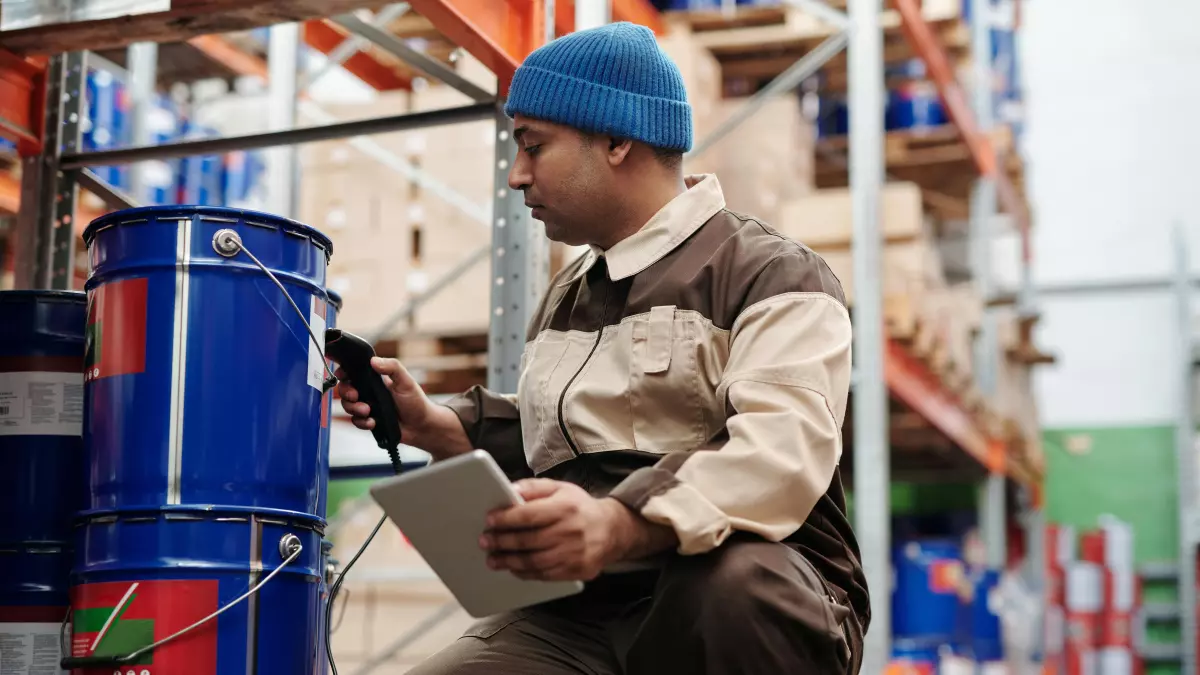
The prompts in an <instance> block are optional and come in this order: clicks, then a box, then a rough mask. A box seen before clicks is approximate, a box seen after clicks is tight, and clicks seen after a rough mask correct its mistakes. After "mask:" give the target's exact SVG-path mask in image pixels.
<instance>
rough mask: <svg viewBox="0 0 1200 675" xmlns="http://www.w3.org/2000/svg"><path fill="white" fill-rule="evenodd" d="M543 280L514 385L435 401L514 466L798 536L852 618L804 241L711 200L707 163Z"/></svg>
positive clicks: (654, 511) (703, 541)
mask: <svg viewBox="0 0 1200 675" xmlns="http://www.w3.org/2000/svg"><path fill="white" fill-rule="evenodd" d="M687 185H688V189H687V190H686V191H685V192H684V193H683V194H681V195H679V196H678V197H677V198H675V199H674V200H673V201H671V202H670V203H669V204H667V205H666V206H665V207H663V209H662V210H661V211H660V212H659V213H658V214H656V215H655V216H654V218H653V219H651V220H650V221H649V222H648V223H647V224H646V226H645V227H644V228H642V229H641V230H640V231H638V232H637V233H636V234H634V235H632V236H630V237H628V238H626V239H625V240H623V241H621V242H620V243H618V244H616V245H615V246H613V247H612V248H610V249H608V250H607V251H600V250H597V249H592V250H589V251H588V252H586V253H585V254H583V255H581V256H580V257H579V258H578V259H577V260H576V261H574V262H573V263H571V264H569V265H567V267H565V268H564V269H563V270H562V271H561V272H560V273H559V274H558V275H557V277H556V278H555V279H554V280H553V281H552V282H551V286H550V288H549V289H548V291H547V293H546V295H545V296H544V297H543V299H542V302H541V304H540V306H539V308H538V310H537V312H536V314H535V316H534V317H533V320H532V322H531V324H530V328H529V333H528V336H527V343H526V346H525V350H524V353H523V355H522V359H521V377H520V384H519V386H518V391H517V394H516V395H515V396H514V395H506V394H499V393H495V392H491V391H488V390H486V389H484V388H481V387H475V388H472V389H471V390H469V391H468V392H466V393H465V394H463V395H461V396H459V397H457V398H455V399H454V400H452V401H451V402H449V403H448V404H447V405H449V407H450V408H451V409H453V410H454V411H455V412H456V413H457V414H458V415H459V417H460V419H461V420H462V421H463V425H464V427H465V429H466V431H467V434H468V436H469V437H470V439H471V441H472V442H473V443H474V445H475V447H477V448H481V449H484V450H486V451H488V452H490V453H491V454H492V455H493V456H495V457H496V459H497V461H498V462H499V464H500V465H501V467H503V468H504V470H505V472H506V473H507V474H508V475H509V476H510V477H511V478H513V479H516V478H521V477H528V476H532V475H537V476H546V477H551V478H557V479H560V480H569V481H571V482H574V483H577V484H579V485H582V486H583V487H584V488H585V489H587V490H589V491H590V492H591V493H592V494H593V495H596V496H601V495H609V496H612V497H614V498H616V499H618V500H620V501H621V502H622V503H624V504H625V505H627V506H629V507H630V508H632V509H635V510H636V511H637V512H639V513H641V515H643V516H644V517H646V518H647V519H649V520H651V521H653V522H656V523H661V524H664V525H668V526H670V527H672V528H674V530H675V532H676V533H677V535H678V537H679V541H680V544H679V548H678V552H679V553H680V554H684V555H689V554H697V553H703V552H705V551H708V550H710V549H712V548H714V547H716V546H720V545H721V543H722V542H723V541H724V540H725V539H726V538H727V537H729V536H730V534H731V533H733V532H734V531H746V532H750V533H755V534H758V535H760V536H762V537H765V538H767V539H770V540H775V541H786V542H787V543H788V544H789V545H792V546H794V547H795V548H797V549H798V550H800V551H801V552H802V553H803V554H804V555H805V557H806V558H807V559H808V560H809V561H811V562H812V563H813V565H814V566H815V567H816V568H817V569H818V570H819V571H820V572H821V573H822V575H823V576H824V577H825V579H826V580H827V581H828V582H830V583H831V584H832V585H833V586H834V587H835V588H834V589H833V590H834V592H835V594H838V595H840V596H841V597H840V598H837V599H838V600H839V601H841V602H843V603H847V605H848V606H850V607H851V608H852V609H853V610H854V611H855V613H856V614H857V615H858V618H859V621H860V623H861V624H862V625H863V627H864V628H865V627H866V624H867V622H868V621H869V611H870V610H869V608H868V599H867V589H866V581H865V579H864V577H863V574H862V570H861V566H860V563H859V555H858V545H857V542H856V540H855V538H854V534H853V532H852V531H851V528H850V524H849V522H848V520H847V517H846V513H845V512H846V506H845V495H844V492H843V488H842V481H841V475H840V472H839V469H838V465H839V461H840V460H841V457H842V433H841V428H842V421H843V417H844V415H845V413H846V406H847V398H848V393H849V384H850V347H851V329H850V315H849V313H848V312H847V309H846V303H845V300H844V297H843V294H842V288H841V284H840V283H839V281H838V280H837V278H836V277H835V276H834V275H833V273H832V272H831V271H830V269H829V267H828V266H827V265H826V264H825V262H824V261H823V260H822V259H821V258H820V257H819V256H818V255H817V254H815V253H813V252H812V251H811V250H809V249H808V248H806V247H805V246H803V245H801V244H799V243H797V242H796V241H794V240H791V239H788V238H787V237H784V236H783V235H781V234H779V233H778V232H776V231H775V230H773V229H772V228H771V227H770V226H768V225H767V224H764V223H762V222H760V221H758V220H756V219H754V218H749V217H746V216H742V215H739V214H736V213H733V212H731V211H729V210H728V209H726V208H725V199H724V197H723V195H722V192H721V188H720V185H719V183H718V181H717V178H716V176H713V175H705V176H692V177H689V178H688V179H687Z"/></svg>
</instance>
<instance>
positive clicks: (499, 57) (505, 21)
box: [409, 0, 561, 98]
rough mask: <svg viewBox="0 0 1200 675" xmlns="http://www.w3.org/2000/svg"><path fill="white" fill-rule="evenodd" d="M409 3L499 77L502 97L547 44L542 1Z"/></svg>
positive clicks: (433, 0) (426, 0)
mask: <svg viewBox="0 0 1200 675" xmlns="http://www.w3.org/2000/svg"><path fill="white" fill-rule="evenodd" d="M409 4H410V5H411V6H412V8H413V10H414V11H416V12H417V13H418V14H420V15H421V16H423V17H425V18H426V19H428V20H429V22H430V23H432V24H433V26H434V27H435V28H437V29H438V31H440V32H441V33H442V34H443V35H445V36H446V37H447V38H448V39H450V41H451V42H453V43H454V44H456V45H458V46H460V47H462V48H463V49H465V50H467V52H469V53H470V54H471V55H472V56H474V57H475V58H476V59H479V61H480V63H482V64H483V65H484V66H486V67H487V68H488V69H489V70H491V71H492V72H493V73H494V74H495V75H496V80H497V86H498V87H499V92H498V94H499V96H500V97H501V98H503V97H506V96H507V95H508V87H509V84H511V83H512V78H513V74H514V73H516V70H517V66H518V65H519V64H520V63H521V61H523V60H524V59H525V57H526V56H527V55H529V53H530V52H532V51H533V50H535V49H537V48H538V47H539V46H541V45H542V44H544V43H545V39H546V16H545V6H544V2H543V0H508V2H497V1H496V0H411V1H410V2H409ZM560 9H561V8H560Z"/></svg>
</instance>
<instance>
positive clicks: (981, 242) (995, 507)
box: [970, 0, 1007, 569]
mask: <svg viewBox="0 0 1200 675" xmlns="http://www.w3.org/2000/svg"><path fill="white" fill-rule="evenodd" d="M991 11H992V10H991V3H990V2H989V1H988V0H972V1H971V16H972V30H971V59H972V65H973V70H972V83H971V84H972V94H973V96H972V100H973V104H974V105H973V107H974V109H975V110H974V112H975V119H976V123H977V124H978V125H979V131H980V133H983V134H990V133H991V131H992V125H993V124H994V115H993V105H994V103H993V98H992V86H991V82H992V38H991V35H992V31H991V26H992V17H991ZM996 210H997V201H996V182H995V180H993V179H992V178H991V177H989V176H980V177H979V178H977V179H976V181H975V185H974V187H973V189H972V192H971V229H970V233H971V234H970V243H971V271H972V277H973V279H974V281H975V287H976V290H977V292H978V293H979V294H980V296H981V297H984V298H987V297H991V293H992V278H991V277H992V264H991V263H992V231H993V227H994V223H995V219H996ZM975 363H976V364H977V365H976V368H975V381H976V382H977V383H978V385H979V389H980V391H981V392H982V393H983V395H984V396H989V397H990V396H993V395H994V394H995V393H996V382H997V374H998V372H999V367H1000V348H999V344H998V341H997V333H996V318H995V315H994V314H993V313H992V312H991V311H990V310H988V309H987V308H985V309H984V312H983V317H982V319H981V325H980V327H979V336H978V338H977V339H976V341H975ZM1004 488H1005V477H1004V475H1003V474H1000V473H992V474H990V475H988V477H987V479H986V484H985V485H984V487H983V494H982V495H981V499H980V502H979V522H980V534H981V535H982V537H983V541H984V546H985V548H986V550H987V564H988V567H990V568H992V569H1003V568H1004V564H1005V561H1006V558H1007V538H1006V536H1005V511H1006V509H1005V489H1004Z"/></svg>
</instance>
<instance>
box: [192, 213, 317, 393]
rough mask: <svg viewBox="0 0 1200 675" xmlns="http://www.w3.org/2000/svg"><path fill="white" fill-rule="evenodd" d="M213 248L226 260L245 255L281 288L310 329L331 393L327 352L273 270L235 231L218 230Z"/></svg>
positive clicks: (284, 295) (305, 325) (214, 236)
mask: <svg viewBox="0 0 1200 675" xmlns="http://www.w3.org/2000/svg"><path fill="white" fill-rule="evenodd" d="M212 247H213V250H214V251H216V252H217V255H220V256H222V257H225V258H232V257H233V256H235V255H237V254H238V253H239V252H241V253H245V254H246V257H247V258H249V259H250V261H251V262H253V263H254V264H255V265H257V266H258V269H260V270H262V272H263V274H265V275H267V276H268V277H269V278H270V279H271V281H273V282H275V285H276V286H277V287H279V291H280V292H281V293H283V297H284V298H286V299H287V301H288V303H289V304H291V306H292V309H294V310H296V315H297V316H299V317H300V321H301V322H302V323H303V324H304V327H305V328H307V329H308V337H310V338H311V339H312V342H313V345H315V346H316V348H317V351H318V352H320V353H321V362H322V363H324V364H325V372H327V373H329V377H327V378H325V386H324V390H325V391H329V390H330V389H332V388H333V387H334V386H335V385H336V384H337V378H336V377H334V376H333V369H331V368H330V367H329V359H327V358H325V350H324V349H323V348H322V347H321V342H320V340H317V336H316V334H315V333H313V329H312V326H310V325H309V324H308V319H306V318H304V312H301V311H300V308H299V307H297V306H296V301H295V300H292V296H291V295H289V294H288V292H287V290H285V289H284V288H283V284H281V283H279V279H277V278H275V275H274V274H272V273H271V270H269V269H267V266H266V265H264V264H262V263H261V262H259V260H258V258H257V257H255V256H254V254H253V253H251V252H250V249H248V248H246V245H245V244H244V243H242V237H241V236H240V235H239V234H238V233H237V232H236V231H235V230H231V229H228V228H225V229H223V230H217V232H216V234H214V235H213V240H212Z"/></svg>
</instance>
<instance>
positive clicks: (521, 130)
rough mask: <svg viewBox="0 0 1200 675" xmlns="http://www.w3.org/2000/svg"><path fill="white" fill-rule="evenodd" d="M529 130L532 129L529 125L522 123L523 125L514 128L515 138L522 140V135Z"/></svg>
mask: <svg viewBox="0 0 1200 675" xmlns="http://www.w3.org/2000/svg"><path fill="white" fill-rule="evenodd" d="M529 130H530V129H529V127H528V126H526V125H524V124H522V125H521V126H519V127H517V128H516V129H513V138H514V139H516V140H517V141H520V140H521V137H522V136H524V135H525V132H527V131H529Z"/></svg>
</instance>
